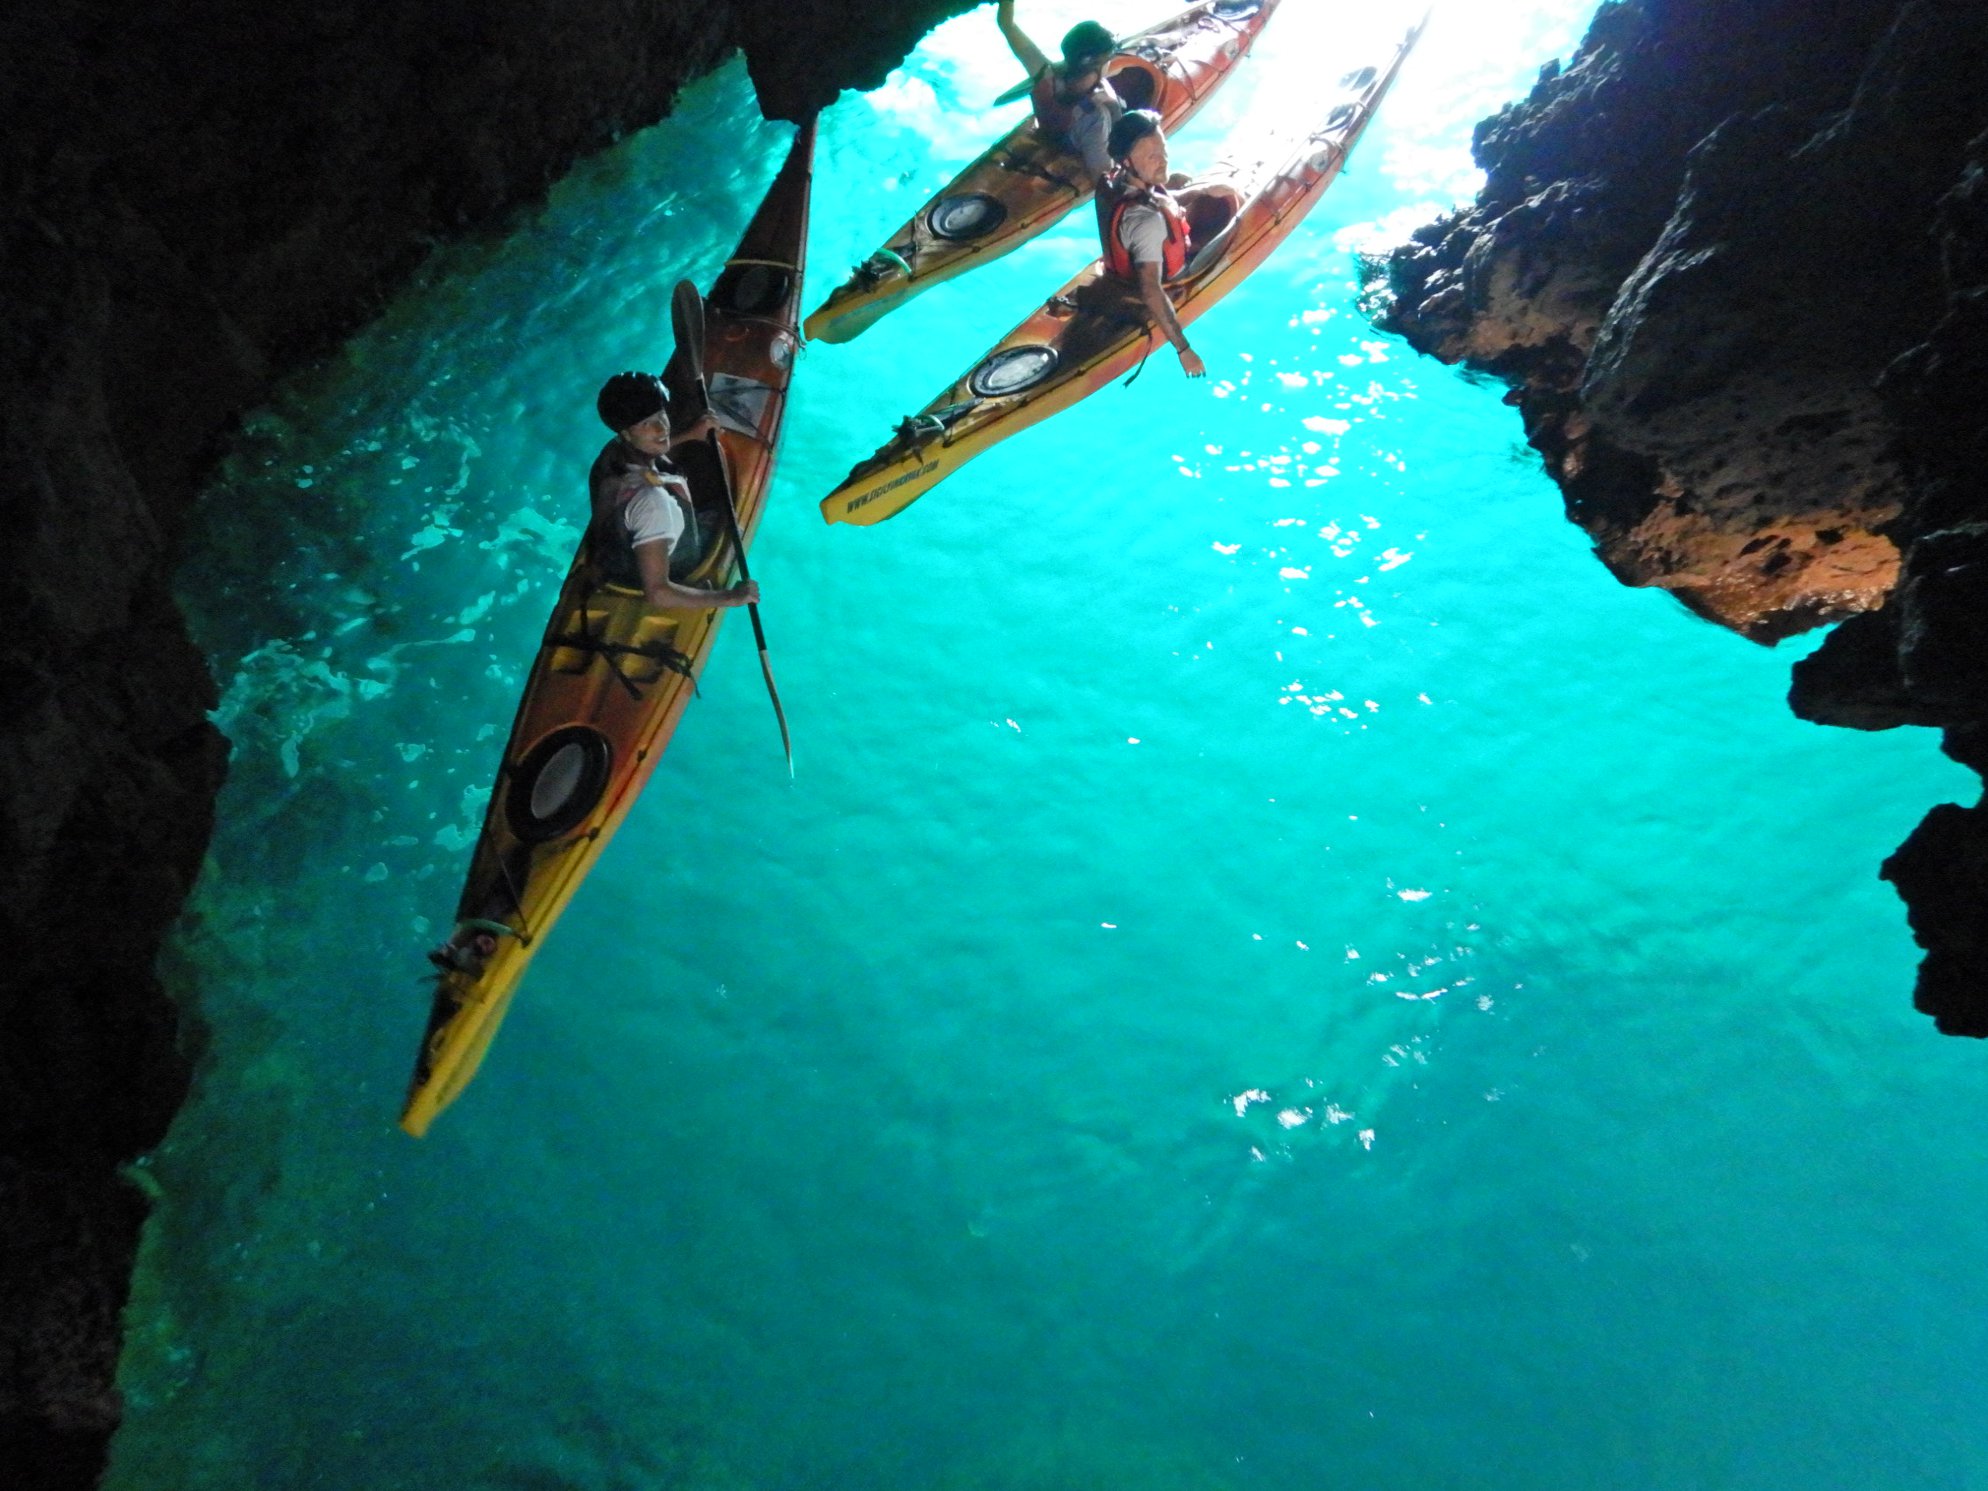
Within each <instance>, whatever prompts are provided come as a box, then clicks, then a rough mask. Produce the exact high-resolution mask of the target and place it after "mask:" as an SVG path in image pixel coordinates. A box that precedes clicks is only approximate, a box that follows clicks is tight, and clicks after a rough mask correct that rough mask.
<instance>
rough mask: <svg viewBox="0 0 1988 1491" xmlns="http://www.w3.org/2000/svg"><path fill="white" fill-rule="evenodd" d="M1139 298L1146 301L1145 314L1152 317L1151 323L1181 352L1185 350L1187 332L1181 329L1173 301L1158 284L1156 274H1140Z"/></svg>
mask: <svg viewBox="0 0 1988 1491" xmlns="http://www.w3.org/2000/svg"><path fill="white" fill-rule="evenodd" d="M1139 298H1140V299H1141V300H1143V301H1145V303H1146V314H1148V315H1149V316H1151V317H1152V318H1153V324H1154V325H1155V326H1157V327H1159V328H1160V331H1161V332H1162V333H1163V334H1164V335H1165V336H1166V339H1167V340H1168V341H1169V342H1172V343H1173V345H1174V347H1175V348H1176V349H1177V350H1179V351H1182V352H1185V351H1186V350H1187V332H1186V331H1185V330H1183V329H1182V327H1181V324H1180V317H1179V316H1178V315H1177V314H1175V312H1174V308H1173V302H1172V301H1171V300H1169V299H1168V298H1167V292H1166V290H1165V289H1164V288H1162V287H1161V285H1160V280H1159V276H1158V275H1152V276H1145V275H1142V276H1140V280H1139Z"/></svg>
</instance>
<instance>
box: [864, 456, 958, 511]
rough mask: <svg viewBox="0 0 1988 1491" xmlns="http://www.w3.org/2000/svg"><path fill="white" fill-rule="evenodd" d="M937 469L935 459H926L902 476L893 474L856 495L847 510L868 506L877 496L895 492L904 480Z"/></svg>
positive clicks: (913, 479)
mask: <svg viewBox="0 0 1988 1491" xmlns="http://www.w3.org/2000/svg"><path fill="white" fill-rule="evenodd" d="M938 469H939V463H938V462H937V461H927V462H926V463H925V464H924V465H923V466H920V467H919V468H918V469H917V470H915V471H907V472H905V473H904V475H902V476H894V477H892V478H891V479H890V480H889V481H887V482H885V483H884V484H883V485H882V486H880V487H873V488H871V489H870V490H869V491H867V492H865V493H864V494H863V495H862V496H861V497H858V498H857V499H856V500H855V501H853V502H851V503H850V504H849V511H850V512H852V513H853V512H854V511H856V509H857V508H859V507H868V506H869V505H870V504H871V503H872V502H875V501H876V500H877V499H878V498H879V497H882V496H885V495H887V494H889V493H891V492H895V491H896V490H897V489H898V488H899V487H901V486H903V485H904V484H905V483H906V482H908V481H916V480H918V478H919V477H921V476H930V475H931V474H932V473H933V472H934V471H937V470H938Z"/></svg>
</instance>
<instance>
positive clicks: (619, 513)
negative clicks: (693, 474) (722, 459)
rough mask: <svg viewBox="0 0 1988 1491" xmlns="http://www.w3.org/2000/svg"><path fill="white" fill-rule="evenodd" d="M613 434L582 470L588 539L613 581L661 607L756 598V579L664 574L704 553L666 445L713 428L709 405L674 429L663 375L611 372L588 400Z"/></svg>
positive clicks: (701, 606) (686, 487) (691, 607)
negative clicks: (683, 578) (709, 585)
mask: <svg viewBox="0 0 1988 1491" xmlns="http://www.w3.org/2000/svg"><path fill="white" fill-rule="evenodd" d="M594 408H595V410H596V411H597V412H598V413H599V414H600V417H601V423H602V424H604V425H606V426H607V427H608V428H609V429H610V430H612V431H614V438H613V439H612V440H610V441H608V443H607V444H606V445H604V446H602V447H601V453H600V454H599V455H598V456H596V457H595V458H594V468H593V470H592V471H591V472H590V473H588V476H587V490H588V493H589V495H590V496H591V498H592V502H593V520H592V522H591V523H590V524H589V526H588V539H589V543H590V546H591V548H592V550H593V555H594V563H595V564H596V565H597V566H598V567H599V569H600V572H601V574H602V576H603V578H605V579H607V580H608V581H610V582H611V583H613V584H617V585H626V586H628V587H629V588H630V589H639V590H640V591H641V592H642V594H643V596H644V597H645V598H646V599H647V600H648V602H649V604H650V605H651V606H653V607H655V608H656V609H657V610H660V611H695V610H705V609H708V608H711V607H714V606H743V605H747V604H749V603H751V602H753V601H757V600H758V599H759V585H758V582H756V581H753V580H747V581H745V582H744V583H743V584H739V585H733V586H731V587H729V588H727V589H724V590H706V589H704V588H702V587H701V586H697V585H683V584H679V583H678V582H677V581H675V580H673V579H671V578H670V568H671V563H672V561H675V564H676V567H677V568H678V569H683V568H686V567H688V566H689V565H692V564H695V563H696V562H697V560H698V559H699V558H700V557H702V555H703V552H704V550H703V544H702V542H701V541H700V539H699V535H698V526H697V510H696V508H695V507H693V506H692V505H691V500H690V482H689V481H688V479H686V478H685V476H684V474H683V472H682V471H681V470H680V469H679V468H678V467H677V464H676V463H675V462H674V461H672V460H671V459H670V456H669V453H670V450H671V449H672V448H673V447H675V446H678V445H683V444H686V443H688V442H690V441H694V440H701V439H702V438H703V437H704V435H705V433H706V432H707V431H708V430H710V429H711V427H712V425H711V416H710V414H709V413H708V412H707V413H705V414H703V415H701V416H700V417H699V418H698V420H697V421H696V423H694V424H691V425H688V426H686V427H685V428H684V429H683V430H682V431H680V432H672V430H671V428H670V414H669V401H668V399H667V397H666V396H665V395H664V393H663V380H662V379H660V378H658V377H656V375H655V374H653V373H616V374H615V375H614V376H613V377H612V378H610V379H608V380H607V382H606V383H604V384H602V385H601V391H600V396H599V397H598V398H597V399H596V400H595V401H594Z"/></svg>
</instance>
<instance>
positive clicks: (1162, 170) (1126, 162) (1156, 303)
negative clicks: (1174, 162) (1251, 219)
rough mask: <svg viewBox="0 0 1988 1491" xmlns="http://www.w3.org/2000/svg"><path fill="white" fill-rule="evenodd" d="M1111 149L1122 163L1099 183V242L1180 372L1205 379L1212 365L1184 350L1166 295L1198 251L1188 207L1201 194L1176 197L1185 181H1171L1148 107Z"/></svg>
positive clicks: (1125, 125)
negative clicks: (1135, 292)
mask: <svg viewBox="0 0 1988 1491" xmlns="http://www.w3.org/2000/svg"><path fill="white" fill-rule="evenodd" d="M1108 143H1109V146H1110V150H1111V157H1112V159H1113V160H1114V161H1116V162H1117V163H1118V164H1117V166H1116V168H1115V169H1114V170H1113V171H1112V173H1111V174H1110V175H1109V176H1107V177H1105V179H1104V180H1103V181H1102V182H1100V183H1099V184H1098V198H1097V209H1098V236H1099V238H1101V239H1102V240H1103V242H1104V263H1105V268H1106V269H1107V270H1108V271H1109V272H1110V273H1111V274H1112V275H1114V276H1116V277H1117V278H1118V279H1121V280H1123V281H1125V282H1126V283H1127V284H1131V285H1134V286H1136V287H1137V288H1138V291H1139V299H1140V300H1141V301H1142V302H1144V304H1145V307H1146V313H1147V314H1148V315H1149V316H1151V317H1152V318H1153V324H1154V325H1156V326H1158V327H1159V328H1160V330H1161V331H1162V332H1164V333H1165V334H1166V339H1167V340H1168V341H1169V342H1171V343H1173V347H1174V350H1175V351H1176V352H1178V353H1179V354H1180V366H1181V371H1182V372H1184V373H1186V374H1187V376H1188V377H1190V378H1199V377H1202V376H1204V375H1205V374H1206V373H1207V371H1208V369H1207V366H1206V365H1205V364H1204V363H1203V362H1202V361H1201V358H1200V356H1199V354H1197V353H1196V352H1195V350H1194V349H1193V348H1192V347H1190V346H1188V345H1187V333H1186V332H1185V331H1184V330H1182V329H1181V324H1180V317H1178V316H1177V315H1175V314H1174V308H1173V301H1171V300H1170V299H1168V298H1167V292H1166V289H1165V285H1166V282H1167V281H1168V280H1171V279H1175V278H1177V277H1178V276H1179V275H1180V273H1181V271H1182V270H1184V269H1185V268H1186V267H1187V262H1188V259H1189V257H1190V256H1191V255H1192V253H1193V249H1194V244H1193V241H1192V234H1191V231H1190V229H1189V225H1188V224H1189V220H1188V205H1189V203H1190V202H1191V201H1192V200H1193V199H1194V198H1195V197H1196V196H1197V195H1200V194H1198V193H1197V192H1196V191H1195V189H1194V188H1192V187H1186V189H1185V190H1181V191H1179V194H1178V195H1176V190H1177V189H1179V188H1182V187H1185V185H1186V183H1185V178H1171V177H1169V176H1168V175H1167V137H1166V132H1165V131H1164V130H1162V129H1161V128H1160V116H1159V115H1157V114H1155V113H1153V112H1152V111H1151V110H1150V109H1134V110H1133V111H1132V112H1131V113H1129V114H1127V115H1126V116H1125V117H1124V118H1123V119H1121V120H1119V121H1118V123H1117V124H1115V125H1113V126H1112V130H1111V137H1110V140H1109V142H1108ZM1207 195H1211V196H1212V195H1216V193H1214V192H1212V191H1211V192H1209V193H1207ZM1230 205H1231V207H1232V206H1233V204H1232V203H1231V204H1230Z"/></svg>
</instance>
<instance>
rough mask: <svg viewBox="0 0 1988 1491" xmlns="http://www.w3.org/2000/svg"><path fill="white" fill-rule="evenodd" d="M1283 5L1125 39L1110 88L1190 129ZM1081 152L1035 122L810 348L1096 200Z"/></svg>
mask: <svg viewBox="0 0 1988 1491" xmlns="http://www.w3.org/2000/svg"><path fill="white" fill-rule="evenodd" d="M1277 6H1278V0H1202V3H1201V4H1198V5H1195V6H1193V7H1191V8H1189V9H1187V10H1184V11H1182V12H1181V13H1180V14H1179V15H1177V16H1175V17H1173V19H1171V20H1168V21H1163V22H1161V23H1160V24H1159V25H1157V26H1154V27H1151V28H1150V29H1148V30H1145V31H1141V32H1140V33H1138V34H1137V35H1136V36H1131V37H1127V38H1126V39H1125V40H1124V41H1123V42H1121V43H1120V45H1119V50H1118V53H1117V54H1116V55H1115V56H1114V57H1113V58H1112V59H1111V60H1110V61H1109V62H1107V63H1106V64H1105V69H1104V71H1105V77H1106V79H1107V81H1109V82H1110V84H1111V86H1112V88H1113V89H1114V90H1115V91H1116V92H1117V93H1118V94H1119V96H1120V97H1121V98H1123V99H1124V100H1125V102H1126V106H1127V107H1128V108H1135V109H1152V110H1154V111H1156V112H1157V113H1158V114H1159V116H1160V119H1161V122H1162V123H1163V124H1164V125H1165V126H1166V128H1167V130H1168V132H1169V133H1171V132H1172V131H1173V130H1174V128H1175V127H1176V126H1178V125H1181V124H1185V123H1186V122H1187V121H1188V120H1189V119H1191V118H1192V117H1193V116H1194V114H1195V113H1196V111H1198V110H1199V109H1200V107H1201V106H1202V105H1203V104H1205V103H1206V102H1207V101H1208V100H1209V98H1210V97H1211V96H1213V94H1214V92H1215V90H1216V89H1217V88H1219V87H1221V85H1222V83H1223V82H1224V81H1225V80H1226V79H1227V78H1228V76H1229V74H1230V73H1231V72H1233V71H1234V70H1235V67H1236V64H1237V63H1239V62H1240V61H1241V60H1242V59H1243V58H1244V57H1245V56H1247V55H1248V53H1249V49H1250V48H1251V47H1252V46H1253V45H1254V44H1255V42H1256V38H1257V34H1258V33H1259V32H1260V31H1262V30H1263V25H1264V22H1266V21H1268V20H1269V19H1270V16H1271V13H1272V12H1273V11H1275V10H1276V9H1277ZM1096 187H1097V183H1096V182H1095V181H1093V180H1091V179H1090V176H1089V173H1088V172H1086V171H1085V170H1084V163H1083V160H1082V159H1081V158H1080V157H1079V156H1078V155H1077V153H1076V152H1075V151H1073V150H1071V149H1069V148H1068V147H1067V146H1065V145H1063V144H1061V143H1059V142H1058V141H1055V140H1052V139H1049V138H1047V137H1045V136H1044V134H1043V133H1042V131H1041V130H1040V129H1038V128H1037V127H1036V122H1035V118H1034V116H1033V115H1031V116H1030V117H1029V118H1028V119H1027V120H1025V121H1024V122H1022V123H1021V124H1018V125H1016V126H1015V127H1014V128H1013V129H1012V130H1010V131H1008V133H1007V134H1006V135H1004V136H1003V137H1002V138H1001V139H1000V140H999V141H998V142H997V143H996V144H995V145H994V146H993V147H992V148H990V149H989V150H988V151H987V152H986V153H985V154H984V155H982V156H981V157H980V159H978V160H976V161H975V162H974V163H973V164H972V165H970V166H968V167H967V168H966V169H965V170H964V171H962V172H960V174H959V175H958V176H956V177H954V178H953V180H952V181H951V183H950V184H948V185H947V186H946V187H945V188H944V189H943V190H942V191H940V193H939V194H938V195H937V196H935V197H934V198H932V200H931V201H929V202H927V203H926V204H925V205H924V206H923V207H921V208H919V209H918V211H917V213H916V214H914V215H913V217H912V219H911V221H910V222H908V223H906V224H905V225H904V226H903V227H901V228H899V229H898V230H897V232H895V233H894V234H892V235H891V237H890V239H889V241H888V242H886V243H885V244H884V246H883V247H882V248H880V249H878V250H877V251H876V252H875V253H874V254H872V255H870V257H869V258H867V259H865V260H864V261H863V262H862V263H861V264H859V265H857V266H856V268H855V269H854V270H853V271H852V272H851V274H850V276H849V278H848V279H847V280H846V281H845V282H844V283H842V284H841V285H839V286H837V287H836V290H835V292H834V293H833V294H832V295H830V296H829V297H828V300H827V301H826V302H825V303H824V304H823V305H821V306H820V307H819V308H817V309H816V311H815V313H814V314H813V315H811V316H809V317H808V319H807V325H806V331H807V334H808V338H809V340H811V341H817V342H846V341H849V340H850V339H852V338H853V337H856V336H858V335H860V334H861V333H862V332H863V331H865V330H867V329H868V328H869V327H870V326H871V325H873V324H874V323H875V322H876V321H877V320H879V319H880V318H881V317H883V316H885V315H887V314H889V313H890V312H891V311H894V310H896V309H897V308H898V307H899V306H901V305H903V304H904V303H905V302H906V301H908V300H910V299H911V298H912V297H913V296H914V295H917V294H919V293H920V292H921V291H924V290H928V289H930V288H931V287H932V286H933V285H936V284H939V283H940V282H941V281H944V280H949V279H951V278H952V277H953V276H954V275H957V274H963V273H965V272H966V271H967V270H969V269H972V268H974V267H975V266H977V265H981V264H989V263H992V262H993V261H994V260H996V259H998V258H1000V257H1001V256H1002V255H1003V254H1006V253H1009V252H1010V251H1012V250H1014V249H1017V248H1020V247H1021V246H1022V245H1023V244H1025V243H1027V242H1028V241H1029V240H1030V239H1031V238H1034V237H1035V236H1036V235H1037V234H1039V233H1042V232H1045V231H1047V230H1048V229H1050V228H1052V227H1054V226H1055V225H1056V224H1057V223H1058V222H1059V221H1061V220H1062V218H1063V216H1064V214H1066V213H1068V212H1069V211H1071V209H1073V208H1075V207H1078V206H1080V205H1081V204H1083V203H1085V202H1088V201H1090V199H1091V196H1092V194H1093V193H1094V192H1095V190H1096Z"/></svg>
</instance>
